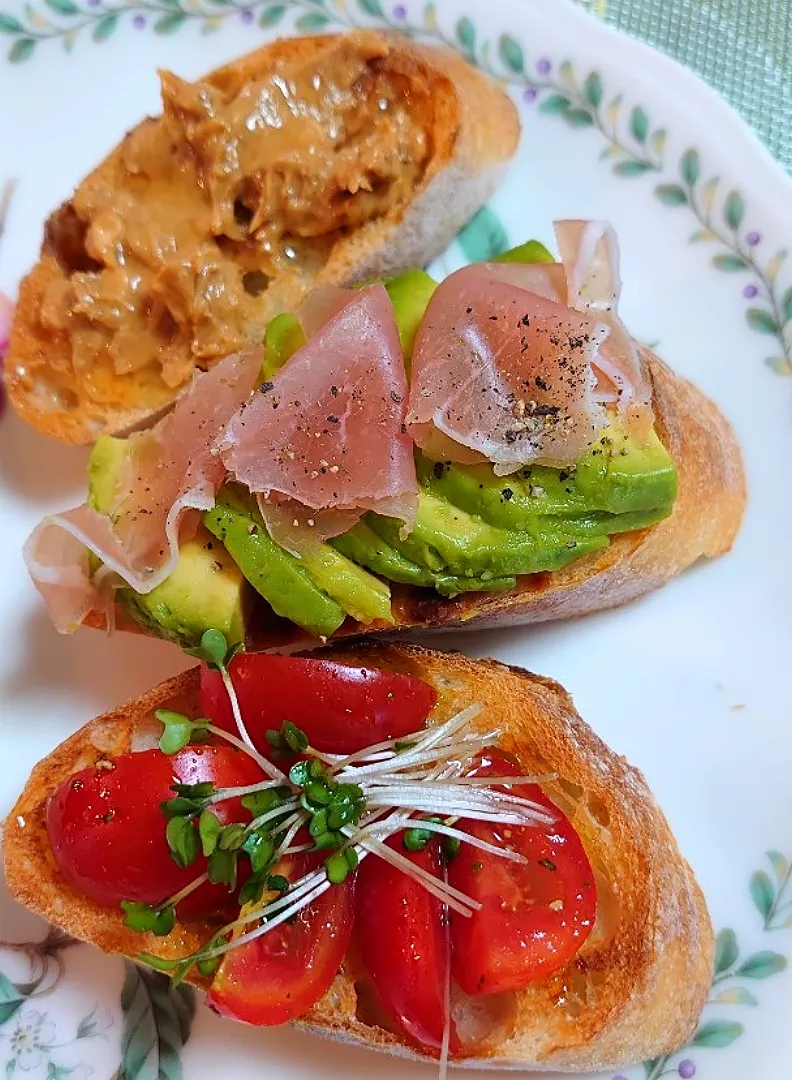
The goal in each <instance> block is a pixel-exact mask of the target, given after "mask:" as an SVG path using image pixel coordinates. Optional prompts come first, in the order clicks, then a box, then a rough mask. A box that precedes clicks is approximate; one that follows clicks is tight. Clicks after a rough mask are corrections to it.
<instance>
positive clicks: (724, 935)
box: [713, 926, 740, 975]
mask: <svg viewBox="0 0 792 1080" xmlns="http://www.w3.org/2000/svg"><path fill="white" fill-rule="evenodd" d="M739 955H740V950H739V949H738V947H737V935H736V934H735V933H734V931H733V930H732V929H731V927H728V926H727V927H726V928H725V929H723V930H721V932H720V933H719V934H718V937H717V939H716V942H715V960H714V962H713V970H714V972H715V974H716V975H720V974H721V973H722V972H724V971H728V970H729V968H730V967H731V966H732V965H733V964H735V963H736V962H737V957H738V956H739Z"/></svg>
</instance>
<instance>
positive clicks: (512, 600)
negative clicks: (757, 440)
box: [86, 350, 745, 650]
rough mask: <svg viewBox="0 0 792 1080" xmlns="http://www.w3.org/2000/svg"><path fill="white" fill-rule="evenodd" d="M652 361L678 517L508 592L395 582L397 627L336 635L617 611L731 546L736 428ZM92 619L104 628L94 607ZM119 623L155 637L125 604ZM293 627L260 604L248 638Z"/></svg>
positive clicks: (735, 514)
mask: <svg viewBox="0 0 792 1080" xmlns="http://www.w3.org/2000/svg"><path fill="white" fill-rule="evenodd" d="M644 359H645V362H646V365H647V369H648V372H649V376H650V378H651V382H652V387H653V404H654V411H655V424H656V428H657V432H658V434H659V435H660V438H661V439H662V441H663V444H664V445H665V447H666V448H667V449H668V451H669V453H670V454H671V456H672V458H673V459H674V461H675V463H676V466H677V470H678V473H679V491H678V495H677V500H676V503H675V506H674V512H673V514H672V515H671V516H670V517H668V518H666V519H665V520H664V521H661V522H659V523H658V524H657V525H653V526H652V527H651V528H648V529H643V530H640V531H639V532H633V533H622V534H619V535H617V536H615V537H614V538H613V540H612V542H611V544H610V547H608V548H606V549H605V550H604V551H601V552H597V553H595V554H592V555H584V556H582V557H581V558H580V559H577V560H576V561H575V562H573V563H571V564H570V565H569V566H568V567H566V568H565V569H563V570H557V571H555V572H553V573H542V574H532V575H528V576H525V577H522V578H518V584H517V588H516V589H512V590H510V591H509V592H505V593H467V594H463V595H461V596H459V597H457V598H456V599H454V600H448V599H445V598H444V597H442V596H439V595H437V594H436V593H434V592H432V591H431V590H429V589H417V588H411V587H409V586H400V585H393V586H392V594H393V613H394V616H395V627H394V626H390V625H388V624H385V623H372V624H370V625H368V626H361V625H360V624H359V623H356V622H354V621H353V620H351V619H348V620H347V621H346V623H344V625H343V626H342V627H341V629H340V630H338V631H337V632H336V634H335V635H334V637H335V638H340V637H343V636H360V635H361V634H377V635H380V634H383V633H387V632H389V631H393V630H394V629H395V630H396V631H397V632H398V631H404V630H407V629H409V630H422V631H426V630H453V629H459V628H462V627H475V628H476V629H481V628H482V627H492V626H509V625H519V624H522V623H532V622H543V621H547V620H550V619H568V618H572V617H573V616H576V615H586V614H588V613H589V612H591V611H599V610H602V609H603V608H609V607H617V606H618V605H620V604H624V603H627V602H628V601H629V600H634V599H635V598H636V597H639V596H642V595H643V594H644V593H648V592H651V591H652V590H653V589H657V588H659V586H661V585H664V584H665V583H666V582H667V581H668V580H669V579H670V578H672V577H675V576H676V575H677V574H679V573H681V572H682V571H683V570H684V569H686V568H687V567H688V566H690V565H691V564H692V563H694V562H696V560H697V559H700V558H714V557H715V556H717V555H722V554H723V553H724V552H727V551H728V550H729V549H730V548H731V546H732V543H733V542H734V538H735V536H736V534H737V530H738V528H739V526H740V521H741V520H742V515H743V511H744V509H745V473H744V470H743V464H742V456H741V454H740V448H739V446H738V444H737V441H736V439H735V437H734V433H733V431H732V429H731V427H730V425H729V423H728V421H727V420H726V419H725V417H724V416H723V415H722V413H720V411H719V410H718V409H717V407H716V406H715V405H714V404H713V403H712V402H711V401H710V400H709V399H708V398H707V397H705V395H704V394H702V392H701V391H700V390H699V389H698V388H697V387H695V386H694V385H693V384H692V383H691V382H688V380H687V379H683V378H681V377H680V376H678V375H675V374H674V372H673V371H671V369H670V368H669V367H668V366H667V365H666V364H664V363H663V362H662V360H660V359H659V357H657V356H655V354H654V353H651V352H649V351H648V350H646V351H645V355H644ZM86 624H87V625H89V626H93V627H96V628H102V627H104V626H105V617H104V615H103V614H101V613H99V612H92V613H90V614H89V616H88V618H87V619H86ZM115 625H116V627H117V628H118V629H123V630H129V631H132V632H134V633H150V631H148V630H146V629H145V628H143V627H142V626H140V625H139V624H138V623H136V622H135V621H134V620H133V619H132V618H131V617H130V616H129V615H128V614H127V613H126V611H125V610H124V609H123V608H121V607H120V606H117V609H116V623H115ZM309 643H310V639H309V638H308V637H307V635H306V634H305V633H304V632H303V631H302V630H300V629H299V627H296V626H295V625H294V624H293V623H289V622H287V621H286V620H285V619H279V618H278V617H277V616H275V615H274V614H273V613H272V611H271V609H269V607H268V605H266V604H265V603H264V601H261V602H260V604H259V605H258V608H257V612H256V616H255V617H254V619H253V621H252V623H251V626H250V631H249V635H248V642H247V645H248V648H250V649H257V650H268V649H282V648H284V647H291V648H293V647H295V646H307V645H308V644H309Z"/></svg>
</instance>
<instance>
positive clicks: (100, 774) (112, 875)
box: [47, 746, 264, 918]
mask: <svg viewBox="0 0 792 1080" xmlns="http://www.w3.org/2000/svg"><path fill="white" fill-rule="evenodd" d="M263 778H264V776H263V773H262V771H261V769H260V768H259V766H258V765H257V764H256V763H255V762H254V761H253V759H252V758H250V757H249V756H248V755H247V754H243V753H241V752H239V751H237V750H234V749H233V748H232V747H225V746H189V747H186V748H185V749H184V750H181V751H180V752H179V753H178V754H174V755H173V757H166V756H165V754H163V753H162V752H161V751H160V750H144V751H142V752H141V753H137V754H131V753H130V754H122V755H121V756H120V757H117V758H115V760H114V761H113V764H112V767H109V768H108V767H103V766H94V767H92V768H88V769H83V770H82V771H81V772H78V773H75V774H74V775H73V776H71V777H70V778H69V779H68V780H67V781H66V783H65V784H63V785H62V786H61V787H60V788H59V789H58V791H56V792H55V794H54V795H53V796H52V798H51V799H50V801H49V805H48V807H47V832H48V834H49V840H50V845H51V847H52V851H53V853H54V855H55V860H56V862H57V863H58V867H59V868H60V871H61V873H62V874H63V876H64V877H65V878H66V880H67V881H68V882H69V883H70V884H71V885H73V886H74V887H75V888H76V889H79V891H80V892H81V893H84V894H85V895H86V896H88V897H90V898H91V899H92V900H95V901H97V902H98V903H100V904H118V903H119V902H120V901H121V900H135V901H138V902H140V903H146V904H159V903H161V902H162V901H163V900H166V899H167V898H168V897H170V896H173V895H174V894H175V893H176V892H178V891H179V890H180V889H182V888H184V886H185V885H189V883H190V882H191V881H194V880H195V878H196V877H198V876H199V875H200V874H202V873H203V872H204V870H205V869H206V860H205V859H204V858H203V857H202V856H200V857H199V858H198V859H196V861H195V862H194V863H193V864H192V865H191V866H188V867H180V866H177V865H176V863H175V862H174V861H173V860H172V858H171V854H170V851H169V850H168V845H167V842H166V840H165V826H166V824H167V822H166V818H165V815H164V814H163V813H162V810H161V809H160V804H161V803H163V802H165V801H166V800H167V799H171V798H173V795H174V793H173V791H171V784H173V783H184V784H197V783H202V782H205V781H212V782H213V783H214V784H215V785H216V786H217V787H228V786H242V785H245V784H255V783H257V782H258V781H259V780H262V779H263ZM212 809H213V811H214V812H215V813H216V814H217V816H218V817H219V818H220V820H221V821H223V822H224V823H227V822H229V821H233V820H237V821H239V820H244V819H245V818H246V817H249V815H247V814H246V811H244V810H243V809H242V807H241V805H240V803H239V800H237V799H234V800H230V799H229V800H227V801H226V802H223V803H218V804H217V805H216V806H214V807H213V808H212ZM230 899H231V894H230V893H229V890H228V889H227V888H226V887H225V886H223V885H210V884H208V883H207V884H204V885H202V886H201V887H200V888H199V889H197V890H196V891H195V892H194V893H191V894H190V895H189V896H188V897H187V898H186V899H185V900H184V901H183V903H182V904H180V905H179V915H180V916H181V917H182V918H189V917H192V916H199V915H208V914H211V913H213V912H217V911H220V910H224V909H225V908H226V907H227V906H228V903H229V900H230Z"/></svg>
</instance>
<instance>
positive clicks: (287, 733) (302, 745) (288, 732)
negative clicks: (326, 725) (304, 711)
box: [281, 720, 308, 754]
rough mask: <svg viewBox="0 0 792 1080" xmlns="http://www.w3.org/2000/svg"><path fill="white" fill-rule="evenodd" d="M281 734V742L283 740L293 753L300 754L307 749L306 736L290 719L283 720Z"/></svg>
mask: <svg viewBox="0 0 792 1080" xmlns="http://www.w3.org/2000/svg"><path fill="white" fill-rule="evenodd" d="M281 736H282V739H283V742H285V743H286V745H287V746H288V747H289V749H290V750H293V751H294V753H295V754H302V753H304V752H305V750H307V749H308V736H307V735H306V734H305V732H304V731H303V730H302V728H298V727H297V725H296V724H293V723H292V722H291V720H284V721H283V726H282V728H281Z"/></svg>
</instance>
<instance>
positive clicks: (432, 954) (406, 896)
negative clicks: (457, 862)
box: [355, 833, 461, 1054]
mask: <svg viewBox="0 0 792 1080" xmlns="http://www.w3.org/2000/svg"><path fill="white" fill-rule="evenodd" d="M403 835H404V834H403V833H400V834H399V835H398V836H396V837H392V838H391V839H390V840H389V841H388V844H389V845H390V846H391V847H393V848H394V849H395V850H397V851H399V852H400V853H401V854H402V855H405V856H406V857H407V858H408V859H409V860H410V861H411V862H412V863H414V864H415V865H416V866H419V867H421V868H422V869H423V870H427V871H428V872H429V873H430V874H434V875H435V876H436V877H441V876H442V864H441V860H440V851H439V846H438V845H437V843H431V844H429V845H427V847H426V848H424V850H423V851H412V852H410V851H405V850H404V846H403V844H402V837H403ZM357 873H358V882H357V905H356V915H355V918H356V933H357V940H358V942H359V946H360V957H361V960H362V961H363V965H364V967H365V968H366V971H367V972H368V974H369V976H370V978H371V981H372V983H373V986H374V990H375V992H376V994H377V997H378V999H379V1002H380V1005H381V1006H382V1008H383V1010H384V1011H385V1013H386V1014H387V1015H388V1016H389V1017H390V1019H391V1022H392V1023H393V1025H394V1027H395V1028H396V1029H397V1030H398V1031H401V1032H403V1033H404V1034H405V1035H406V1036H407V1038H408V1039H410V1040H411V1041H412V1042H413V1043H416V1044H417V1045H418V1046H420V1047H421V1048H422V1049H426V1048H431V1049H433V1050H439V1049H440V1047H441V1045H442V1039H443V1029H444V1026H445V1023H444V1022H445V1007H444V1000H445V994H444V987H445V978H446V966H447V964H448V952H447V950H448V939H447V935H446V928H445V926H444V923H443V905H442V904H441V903H440V901H439V900H438V899H437V898H436V897H434V896H433V895H432V894H431V893H430V892H428V891H427V890H426V889H425V888H424V887H423V886H422V885H420V884H419V883H418V882H417V881H415V880H414V879H413V878H411V877H409V876H408V875H407V874H405V873H404V872H403V871H402V870H398V869H397V868H396V867H394V866H392V865H391V864H390V863H387V862H385V860H384V859H380V858H378V857H377V856H376V855H370V856H369V857H368V858H367V859H366V860H365V861H364V862H363V863H362V864H361V866H360V869H359V870H358V872H357ZM460 1048H461V1045H460V1042H459V1038H458V1036H457V1033H456V1029H455V1027H454V1026H453V1023H452V1026H451V1039H450V1050H451V1053H452V1054H455V1053H459V1050H460Z"/></svg>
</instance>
